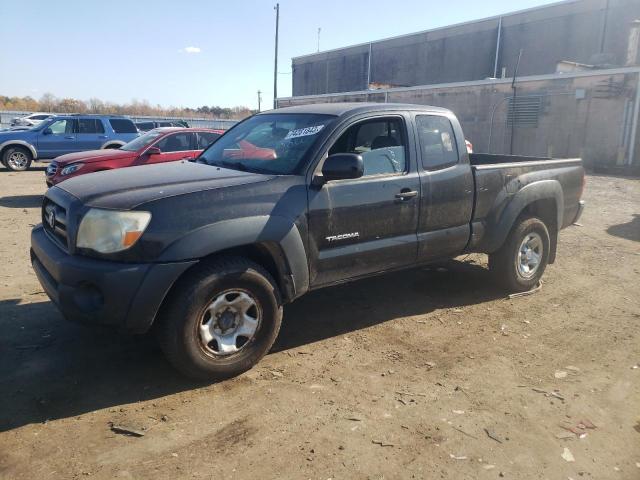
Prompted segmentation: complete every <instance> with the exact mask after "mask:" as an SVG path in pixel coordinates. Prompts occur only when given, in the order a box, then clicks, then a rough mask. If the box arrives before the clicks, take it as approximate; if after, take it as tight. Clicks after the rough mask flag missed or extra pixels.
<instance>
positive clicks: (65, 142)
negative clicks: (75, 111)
mask: <svg viewBox="0 0 640 480" xmlns="http://www.w3.org/2000/svg"><path fill="white" fill-rule="evenodd" d="M77 123H78V121H77V120H75V119H71V118H65V119H60V120H56V121H55V122H53V123H52V124H51V125H49V126H48V127H46V128H43V129H42V130H40V131H39V132H38V156H39V157H40V158H55V157H58V156H60V155H64V154H65V153H72V152H77V151H78V147H77V145H76V131H77ZM45 131H47V132H50V133H44V132H45Z"/></svg>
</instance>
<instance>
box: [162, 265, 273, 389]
mask: <svg viewBox="0 0 640 480" xmlns="http://www.w3.org/2000/svg"><path fill="white" fill-rule="evenodd" d="M281 321H282V307H281V305H280V296H279V293H278V289H277V287H276V284H275V282H274V281H273V279H272V278H271V276H270V275H269V273H268V272H266V271H265V270H264V269H263V268H262V267H260V266H259V265H257V264H255V263H253V262H251V261H249V260H246V259H244V258H239V257H230V258H221V259H219V260H217V261H214V262H212V263H210V264H208V265H205V266H203V267H201V268H198V269H197V270H195V271H193V272H192V273H190V274H188V275H187V276H186V277H185V278H183V279H181V280H180V281H179V283H178V284H177V285H176V288H175V289H174V291H173V292H172V293H171V296H170V297H169V298H168V301H167V303H166V305H165V306H164V307H163V310H162V311H161V313H160V317H159V319H158V325H157V333H158V339H159V342H160V346H161V347H162V349H163V351H164V352H165V355H166V356H167V358H168V359H169V361H170V362H171V363H172V364H173V365H174V366H175V367H176V368H177V369H178V370H180V371H181V372H182V373H184V374H185V375H187V376H189V377H191V378H195V379H198V380H216V379H222V378H227V377H232V376H235V375H239V374H240V373H242V372H245V371H246V370H249V369H250V368H251V367H253V366H254V365H255V364H256V363H258V361H260V359H261V358H262V357H263V356H264V355H265V354H266V353H267V352H268V351H269V349H270V348H271V346H272V345H273V342H274V341H275V339H276V337H277V336H278V332H279V330H280V324H281Z"/></svg>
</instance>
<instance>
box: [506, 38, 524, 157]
mask: <svg viewBox="0 0 640 480" xmlns="http://www.w3.org/2000/svg"><path fill="white" fill-rule="evenodd" d="M521 58H522V49H520V52H519V53H518V61H517V62H516V68H515V69H514V71H513V80H511V90H513V97H512V99H511V101H512V102H513V103H512V104H511V138H510V139H509V155H513V137H514V134H515V129H516V120H517V118H518V110H517V105H518V91H517V89H516V78H518V68H520V59H521Z"/></svg>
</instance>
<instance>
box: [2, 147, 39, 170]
mask: <svg viewBox="0 0 640 480" xmlns="http://www.w3.org/2000/svg"><path fill="white" fill-rule="evenodd" d="M32 160H33V155H31V152H30V151H29V149H27V148H24V147H9V148H7V149H6V150H5V152H4V155H2V163H3V165H4V166H5V167H7V168H8V169H9V170H12V171H14V172H22V171H24V170H27V169H28V168H29V167H30V166H31V161H32Z"/></svg>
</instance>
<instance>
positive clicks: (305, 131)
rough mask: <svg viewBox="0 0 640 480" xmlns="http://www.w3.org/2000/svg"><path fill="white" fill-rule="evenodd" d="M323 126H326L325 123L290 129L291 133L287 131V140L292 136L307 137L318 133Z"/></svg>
mask: <svg viewBox="0 0 640 480" xmlns="http://www.w3.org/2000/svg"><path fill="white" fill-rule="evenodd" d="M323 128H324V125H315V126H313V127H305V128H296V129H295V130H290V131H289V133H287V136H286V137H284V139H285V140H289V139H291V138H298V137H306V136H308V135H315V134H316V133H318V132H319V131H320V130H322V129H323Z"/></svg>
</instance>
